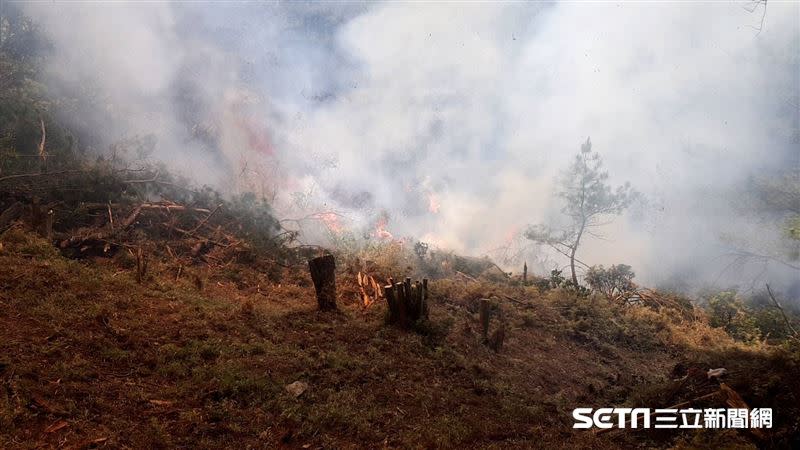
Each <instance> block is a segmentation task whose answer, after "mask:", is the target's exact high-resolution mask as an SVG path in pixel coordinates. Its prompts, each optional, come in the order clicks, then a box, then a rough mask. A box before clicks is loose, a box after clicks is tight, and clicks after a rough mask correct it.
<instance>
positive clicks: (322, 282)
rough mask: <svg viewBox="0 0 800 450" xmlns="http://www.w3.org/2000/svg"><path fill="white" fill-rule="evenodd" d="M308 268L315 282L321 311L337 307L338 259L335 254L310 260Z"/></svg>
mask: <svg viewBox="0 0 800 450" xmlns="http://www.w3.org/2000/svg"><path fill="white" fill-rule="evenodd" d="M308 269H309V271H310V272H311V280H312V281H313V282H314V289H315V290H316V293H317V304H319V309H320V311H330V310H334V309H336V261H335V260H334V258H333V255H325V256H320V257H317V258H314V259H311V260H309V261H308Z"/></svg>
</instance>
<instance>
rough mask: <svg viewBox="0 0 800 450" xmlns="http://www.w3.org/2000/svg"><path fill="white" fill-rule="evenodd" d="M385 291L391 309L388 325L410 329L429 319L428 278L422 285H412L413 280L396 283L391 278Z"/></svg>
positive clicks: (416, 282) (407, 279)
mask: <svg viewBox="0 0 800 450" xmlns="http://www.w3.org/2000/svg"><path fill="white" fill-rule="evenodd" d="M383 290H384V291H385V292H386V304H387V306H388V307H389V318H388V319H387V322H388V323H390V324H392V325H397V326H399V327H400V328H406V329H408V328H411V326H412V325H413V324H414V323H415V322H416V321H418V320H420V319H427V318H428V279H427V278H425V279H423V280H422V283H420V282H419V281H415V282H414V283H411V278H406V279H405V280H404V281H402V282H398V283H395V282H394V279H393V278H389V284H387V285H386V286H384V287H383Z"/></svg>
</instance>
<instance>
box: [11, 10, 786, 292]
mask: <svg viewBox="0 0 800 450" xmlns="http://www.w3.org/2000/svg"><path fill="white" fill-rule="evenodd" d="M751 6H752V3H750V2H702V3H688V2H655V3H644V2H637V3H624V2H607V3H606V2H603V3H578V2H565V3H555V4H550V3H547V4H544V3H542V4H529V3H516V2H514V3H466V2H464V3H457V2H456V3H444V2H441V3H433V2H430V3H422V2H419V3H416V2H415V3H412V2H387V3H369V4H363V3H355V2H352V3H348V2H318V3H274V4H267V5H263V4H254V3H236V4H222V3H180V4H171V3H161V2H157V3H147V4H133V3H131V4H124V3H113V4H101V3H96V2H86V3H69V4H64V3H51V2H42V3H30V4H25V5H23V7H24V8H25V10H26V12H27V13H28V14H29V15H31V16H32V17H34V18H35V19H36V20H37V21H39V22H40V23H41V24H42V26H43V30H44V31H45V33H46V34H47V35H48V36H49V37H50V38H51V39H52V40H53V42H54V44H55V49H54V55H53V58H51V60H50V61H51V63H50V67H49V70H48V74H47V76H48V77H49V78H50V79H51V80H53V82H55V83H57V84H59V85H61V86H64V89H76V87H75V86H91V90H92V92H93V94H94V95H96V96H97V97H99V98H102V101H101V102H100V104H101V105H102V107H100V108H96V109H95V110H93V111H84V112H83V113H84V114H82V115H81V117H86V118H88V119H83V122H84V125H85V126H87V127H88V128H92V129H95V130H102V133H103V138H104V140H105V142H108V143H110V142H113V141H115V140H117V139H119V138H121V137H124V136H133V135H137V134H154V135H155V136H156V137H157V139H158V146H157V152H156V156H157V157H159V158H162V159H167V160H170V161H171V162H173V163H174V165H175V167H177V168H179V169H181V170H183V171H184V172H186V173H190V174H194V175H196V176H197V177H198V178H199V181H200V182H211V183H214V184H216V185H217V186H221V187H223V188H225V189H229V190H242V189H259V190H263V191H265V192H269V193H270V194H274V195H275V201H274V202H275V205H276V208H277V210H278V211H279V212H280V213H281V214H283V215H293V216H300V215H302V214H304V213H307V212H315V211H327V210H333V211H336V212H339V213H341V214H343V216H344V219H342V221H343V222H345V223H346V224H349V225H350V226H352V227H359V229H360V227H366V228H367V229H372V227H373V225H374V223H375V222H376V221H377V220H378V219H379V217H388V224H387V226H386V228H387V230H388V231H390V232H392V233H393V234H395V235H396V236H405V235H410V236H415V237H417V238H420V239H422V240H425V241H428V242H430V243H433V244H435V245H438V246H441V247H446V248H452V249H455V250H457V251H462V252H467V253H471V254H476V255H480V254H484V253H487V252H492V250H493V249H496V248H497V247H499V246H503V245H506V244H508V243H512V244H513V245H517V244H519V242H520V240H519V239H518V237H519V233H520V232H521V231H523V230H524V228H525V226H526V225H528V224H532V223H537V222H547V221H551V220H554V219H555V218H557V216H558V211H559V208H560V206H559V205H558V204H557V203H556V202H555V201H554V199H553V180H554V177H555V176H556V175H557V174H558V173H559V171H560V170H562V169H563V168H565V167H566V165H567V164H568V163H569V160H570V158H572V156H573V155H574V154H575V153H576V152H578V151H579V149H580V144H581V143H582V142H584V141H585V140H586V138H587V136H591V139H592V142H593V144H594V149H595V150H596V151H597V152H599V153H600V154H601V155H602V156H603V157H604V159H605V162H606V167H607V169H608V170H609V173H610V176H611V180H612V182H614V183H615V184H617V183H622V182H624V181H630V182H631V183H632V184H633V185H634V187H635V188H636V189H638V190H639V191H641V192H642V193H643V194H644V195H645V197H646V198H647V204H646V205H639V207H637V208H636V210H635V211H632V212H633V213H632V214H628V215H627V216H626V217H623V218H620V219H619V220H618V221H617V222H615V223H614V224H613V225H611V226H609V227H608V228H607V230H606V231H607V233H606V234H607V240H594V241H592V242H589V243H587V245H586V247H585V248H584V249H583V251H582V252H581V254H580V256H581V259H583V260H585V261H587V262H589V263H603V264H611V263H618V262H624V263H629V264H632V265H633V266H634V269H635V270H636V271H637V273H638V275H639V277H638V278H639V279H640V280H642V281H646V282H649V283H658V282H661V281H663V280H666V279H668V278H669V277H671V276H673V275H675V274H676V273H678V274H682V273H684V272H685V271H687V270H689V271H691V270H695V271H698V272H700V274H701V277H702V278H703V279H704V281H709V280H710V281H714V279H715V278H716V277H718V276H719V274H720V273H721V272H722V271H723V268H724V267H725V266H726V263H725V261H724V258H723V255H724V254H725V253H726V252H728V251H729V250H730V247H731V243H730V242H729V241H726V240H722V239H721V238H720V236H721V235H722V234H724V233H732V234H734V235H737V236H744V237H749V236H751V235H752V233H753V232H754V230H756V231H755V232H756V233H761V234H770V233H771V232H770V230H766V229H764V227H761V226H760V225H759V222H758V221H757V220H756V219H757V218H754V217H750V216H747V215H744V214H743V213H742V210H741V208H739V206H740V205H737V197H736V194H735V191H736V189H737V188H738V187H740V186H742V185H743V183H744V182H745V181H746V180H748V179H749V178H750V177H752V176H755V175H764V174H769V173H773V172H774V171H776V170H777V169H780V168H786V167H798V166H800V161H799V160H800V150H798V148H800V132H799V131H798V129H800V124H799V123H798V122H799V121H800V118H799V115H800V114H799V110H798V108H799V106H798V105H800V79H799V78H798V77H800V75H799V74H800V56H798V55H800V3H798V2H778V1H775V0H771V1H770V2H769V6H768V10H767V13H766V16H765V19H764V23H763V27H761V28H762V29H761V30H760V31H759V30H758V29H757V28H759V27H760V24H761V17H762V11H763V9H761V8H763V5H761V6H759V7H758V9H756V10H755V11H754V12H752V13H751V12H748V10H747V8H749V7H751ZM96 104H97V103H96V102H95V103H93V105H96ZM795 170H796V169H795ZM492 254H496V252H494V253H492ZM540 256H541V255H540ZM526 257H527V258H529V261H530V260H532V259H533V258H535V257H536V255H535V254H533V253H529V254H528V255H527V256H526ZM720 258H722V259H720ZM554 261H557V262H563V261H561V260H558V259H557V258H554ZM542 269H544V268H542ZM770 271H772V272H769V273H768V276H770V275H771V276H774V277H778V278H782V279H783V280H787V279H788V280H790V281H791V279H792V278H793V277H794V279H795V280H796V276H797V275H796V272H791V271H790V272H785V271H780V270H779V269H777V268H770ZM723 275H724V274H723ZM737 276H739V275H735V276H734V278H736V277H737Z"/></svg>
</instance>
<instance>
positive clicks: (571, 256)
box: [569, 219, 586, 286]
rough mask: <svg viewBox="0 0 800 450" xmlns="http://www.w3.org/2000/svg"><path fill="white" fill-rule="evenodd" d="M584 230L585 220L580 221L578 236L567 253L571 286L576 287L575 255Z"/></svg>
mask: <svg viewBox="0 0 800 450" xmlns="http://www.w3.org/2000/svg"><path fill="white" fill-rule="evenodd" d="M585 228H586V219H583V221H581V228H580V230H578V236H577V237H575V243H574V244H573V245H572V248H571V249H570V253H569V269H570V271H571V272H572V284H574V285H575V286H578V275H577V274H575V253H577V252H578V245H579V244H580V243H581V236H583V230H584V229H585Z"/></svg>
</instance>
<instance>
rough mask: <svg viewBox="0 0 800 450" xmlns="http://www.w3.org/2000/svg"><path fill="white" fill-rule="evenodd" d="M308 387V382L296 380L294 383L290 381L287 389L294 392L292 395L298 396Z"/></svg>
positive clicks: (291, 392)
mask: <svg viewBox="0 0 800 450" xmlns="http://www.w3.org/2000/svg"><path fill="white" fill-rule="evenodd" d="M307 389H308V383H303V382H302V381H295V382H294V383H290V384H287V385H286V391H287V392H288V393H290V394H292V397H294V398H297V397H300V396H301V395H303V392H305V391H306V390H307Z"/></svg>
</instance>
